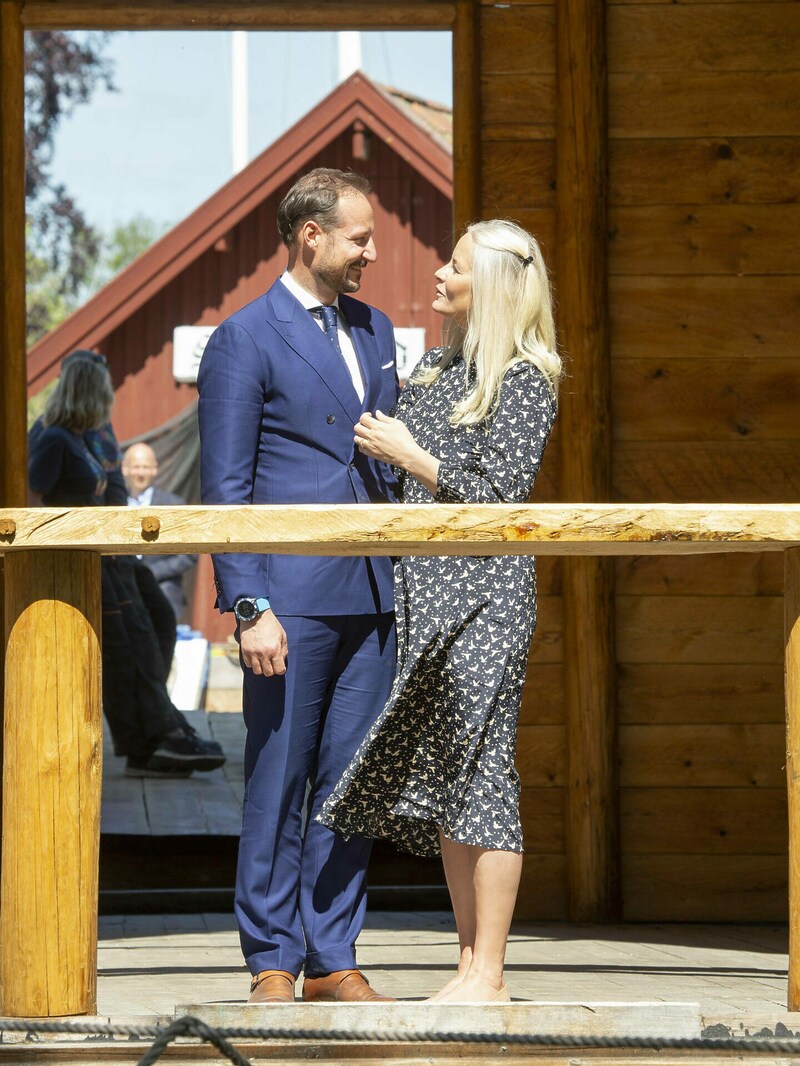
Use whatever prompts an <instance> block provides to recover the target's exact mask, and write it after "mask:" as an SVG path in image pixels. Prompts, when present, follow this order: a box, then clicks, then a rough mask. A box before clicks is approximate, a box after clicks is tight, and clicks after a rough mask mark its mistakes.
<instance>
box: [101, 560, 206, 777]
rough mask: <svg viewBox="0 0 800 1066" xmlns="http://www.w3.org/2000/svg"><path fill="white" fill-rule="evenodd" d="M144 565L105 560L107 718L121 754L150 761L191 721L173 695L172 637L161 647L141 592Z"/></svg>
mask: <svg viewBox="0 0 800 1066" xmlns="http://www.w3.org/2000/svg"><path fill="white" fill-rule="evenodd" d="M139 565H140V564H137V563H136V561H135V560H132V559H129V558H126V557H123V556H104V557H103V560H102V569H101V573H102V595H103V651H102V662H103V713H104V714H105V717H106V721H107V722H108V725H109V728H110V729H111V736H112V739H113V741H114V752H115V754H116V755H130V756H134V757H137V758H144V757H146V756H147V755H149V754H150V753H151V752H152V750H153V748H154V747H155V743H156V740H157V739H158V738H159V737H162V736H164V735H165V734H167V733H169V732H171V731H172V730H174V729H176V728H181V727H182V725H183V724H185V721H186V719H185V718H184V717H183V715H182V714H181V713H180V711H179V710H178V709H177V708H176V707H175V705H174V704H173V703H172V701H171V700H170V698H169V694H168V692H167V687H166V678H167V672H168V667H167V666H166V665H165V663H164V655H165V654H166V652H167V643H166V638H164V639H163V640H162V642H161V643H159V639H158V637H157V636H156V631H155V629H154V627H153V622H152V619H151V618H150V615H149V613H148V611H147V608H146V607H145V604H144V601H143V599H142V596H141V593H140V591H139V584H138V581H137V574H136V570H137V568H138V566H139ZM142 569H143V568H142ZM162 647H163V650H162ZM173 648H174V644H173ZM170 654H171V653H170Z"/></svg>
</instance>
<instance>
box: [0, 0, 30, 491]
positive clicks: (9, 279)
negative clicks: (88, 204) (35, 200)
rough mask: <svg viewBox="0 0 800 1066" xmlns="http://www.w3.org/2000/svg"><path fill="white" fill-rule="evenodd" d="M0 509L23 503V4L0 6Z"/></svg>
mask: <svg viewBox="0 0 800 1066" xmlns="http://www.w3.org/2000/svg"><path fill="white" fill-rule="evenodd" d="M0 160H2V166H0V504H1V505H3V506H5V507H24V506H25V503H26V501H27V495H28V493H27V480H28V479H27V460H26V452H27V419H26V391H27V390H26V373H25V354H26V353H25V104H24V96H23V32H22V4H21V3H19V2H17V0H0Z"/></svg>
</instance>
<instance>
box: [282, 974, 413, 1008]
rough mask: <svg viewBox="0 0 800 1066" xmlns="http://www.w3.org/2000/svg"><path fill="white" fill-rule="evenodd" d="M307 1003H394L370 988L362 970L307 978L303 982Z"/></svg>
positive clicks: (304, 999) (388, 997)
mask: <svg viewBox="0 0 800 1066" xmlns="http://www.w3.org/2000/svg"><path fill="white" fill-rule="evenodd" d="M303 1001H304V1002H305V1003H394V999H392V997H391V996H382V995H380V994H379V993H378V992H375V991H374V989H372V988H370V985H369V981H368V980H367V979H366V977H365V976H364V975H363V973H362V972H361V971H360V970H334V972H333V973H329V974H327V975H326V976H325V977H307V978H306V979H305V981H303Z"/></svg>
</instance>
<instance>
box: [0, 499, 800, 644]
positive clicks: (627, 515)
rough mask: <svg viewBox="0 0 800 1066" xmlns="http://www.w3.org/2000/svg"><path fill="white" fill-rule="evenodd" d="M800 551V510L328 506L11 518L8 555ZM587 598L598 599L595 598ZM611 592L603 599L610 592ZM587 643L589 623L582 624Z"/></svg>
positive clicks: (107, 510) (63, 511) (4, 531)
mask: <svg viewBox="0 0 800 1066" xmlns="http://www.w3.org/2000/svg"><path fill="white" fill-rule="evenodd" d="M799 544H800V504H783V505H781V506H774V507H773V506H770V505H766V504H762V505H760V506H753V505H747V504H728V505H725V506H719V507H710V506H707V505H704V504H675V505H666V504H662V505H660V506H652V507H645V506H642V505H633V504H627V505H614V504H587V505H585V506H580V505H575V504H536V505H534V504H488V503H485V504H436V505H426V504H418V505H414V506H412V505H405V504H353V505H352V506H345V505H340V506H337V507H330V506H328V505H327V504H300V505H297V504H293V505H281V504H276V505H259V506H253V507H208V506H206V507H201V506H196V507H195V506H192V507H186V506H184V507H138V508H127V507H73V508H69V507H44V508H17V509H7V510H0V553H2V552H5V553H6V554H7V555H8V556H11V555H13V554H14V553H16V552H20V551H28V550H29V549H31V548H36V549H51V548H62V549H84V550H85V549H88V550H90V551H93V552H97V553H99V554H105V555H132V554H144V555H160V554H164V553H172V552H176V553H181V552H214V551H225V552H265V551H270V552H279V553H281V554H298V555H320V554H323V555H365V554H366V555H530V554H536V555H573V556H583V557H588V556H592V555H609V556H611V555H693V554H704V553H719V552H742V551H746V552H763V551H783V550H785V549H786V548H789V547H793V546H796V545H799ZM586 595H591V596H594V595H596V593H595V592H594V591H592V590H587V591H586ZM598 595H599V594H598ZM581 633H582V634H583V636H584V641H585V639H586V626H585V625H584V626H583V627H582V628H581Z"/></svg>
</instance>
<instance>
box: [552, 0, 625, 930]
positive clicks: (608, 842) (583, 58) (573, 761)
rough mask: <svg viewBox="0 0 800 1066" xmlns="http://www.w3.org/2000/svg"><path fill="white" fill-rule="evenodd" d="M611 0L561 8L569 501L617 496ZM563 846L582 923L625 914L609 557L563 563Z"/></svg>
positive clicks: (561, 230)
mask: <svg viewBox="0 0 800 1066" xmlns="http://www.w3.org/2000/svg"><path fill="white" fill-rule="evenodd" d="M605 39H606V38H605V4H604V0H559V3H558V4H557V5H556V50H557V56H556V66H557V79H558V80H557V93H556V101H557V102H556V223H557V242H556V244H557V259H556V289H557V302H558V326H559V334H560V343H561V346H562V349H563V350H564V351H565V352H566V354H567V357H568V360H569V376H568V377H567V378H566V381H565V385H564V389H563V392H562V397H561V412H560V427H559V431H560V438H561V499H562V500H564V501H569V502H573V501H574V502H580V503H595V502H603V501H606V500H610V499H611V475H610V470H611V415H610V367H609V342H608V297H607V266H606V232H607V230H606V184H607V178H606V170H607V160H606V154H607V137H606V132H607V70H606V45H605ZM563 568H564V571H563V572H564V580H563V595H564V614H565V622H564V660H565V663H564V677H565V700H566V714H567V745H568V768H569V769H568V792H567V841H568V844H567V847H568V870H569V891H570V913H571V917H572V919H573V920H574V921H582V922H590V921H591V922H596V921H604V920H611V919H613V918H614V917H615V916H616V915H617V913H618V906H619V903H618V893H619V888H618V885H619V877H618V863H619V856H618V849H619V845H618V840H619V828H618V815H617V811H618V795H617V771H616V766H617V740H616V692H615V676H616V662H615V658H616V656H615V647H614V586H613V569H612V562H611V560H610V559H601V558H570V559H565V560H564V562H563Z"/></svg>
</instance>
